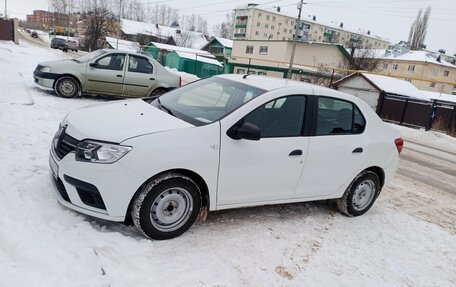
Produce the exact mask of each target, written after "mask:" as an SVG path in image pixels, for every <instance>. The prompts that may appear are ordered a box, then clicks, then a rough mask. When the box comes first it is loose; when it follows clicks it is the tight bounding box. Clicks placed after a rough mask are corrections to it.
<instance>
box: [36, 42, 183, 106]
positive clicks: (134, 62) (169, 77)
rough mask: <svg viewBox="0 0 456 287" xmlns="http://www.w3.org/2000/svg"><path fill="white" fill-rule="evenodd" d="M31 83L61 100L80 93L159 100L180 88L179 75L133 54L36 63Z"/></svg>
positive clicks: (99, 53)
mask: <svg viewBox="0 0 456 287" xmlns="http://www.w3.org/2000/svg"><path fill="white" fill-rule="evenodd" d="M33 74H34V79H35V83H36V84H38V85H40V86H42V87H45V88H50V89H54V91H55V92H56V94H57V95H58V96H60V97H63V98H73V97H76V96H78V95H81V94H83V93H86V94H98V95H108V96H115V97H148V96H159V95H161V94H163V93H165V92H167V91H169V90H172V89H174V88H177V87H179V86H180V85H181V78H180V77H179V75H177V74H175V73H172V72H170V71H168V70H166V69H165V68H163V67H162V65H160V63H158V62H157V61H155V60H154V59H152V58H150V57H148V56H145V55H141V54H136V53H129V52H124V51H120V50H113V49H102V50H97V51H94V52H92V53H89V54H86V55H84V56H82V57H80V58H77V59H72V60H58V61H50V62H43V63H40V64H39V65H38V66H37V67H36V69H35V71H34V73H33Z"/></svg>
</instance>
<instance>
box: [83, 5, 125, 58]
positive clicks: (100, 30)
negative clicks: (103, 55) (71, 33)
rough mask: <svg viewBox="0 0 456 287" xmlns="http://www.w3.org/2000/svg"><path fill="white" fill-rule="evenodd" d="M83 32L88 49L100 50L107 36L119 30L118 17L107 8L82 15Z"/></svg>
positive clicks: (96, 9)
mask: <svg viewBox="0 0 456 287" xmlns="http://www.w3.org/2000/svg"><path fill="white" fill-rule="evenodd" d="M82 19H83V20H82V30H83V31H84V33H83V36H84V43H83V45H84V46H85V48H86V49H89V50H91V51H93V50H96V49H99V48H100V47H101V46H102V43H103V42H104V39H105V37H106V36H108V35H110V34H111V33H113V32H114V31H116V30H117V27H118V25H119V22H118V19H117V17H116V16H115V15H114V14H113V13H112V12H110V11H109V10H108V9H106V8H103V7H101V8H95V9H93V10H91V11H87V12H84V13H83V14H82Z"/></svg>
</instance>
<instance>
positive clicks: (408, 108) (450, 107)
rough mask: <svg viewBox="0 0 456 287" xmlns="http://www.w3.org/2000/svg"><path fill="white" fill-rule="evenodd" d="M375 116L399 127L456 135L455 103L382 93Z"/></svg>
mask: <svg viewBox="0 0 456 287" xmlns="http://www.w3.org/2000/svg"><path fill="white" fill-rule="evenodd" d="M377 114H378V115H379V116H380V117H381V118H382V119H383V120H385V121H389V122H394V123H397V124H400V125H407V126H412V127H422V128H425V129H426V130H430V129H434V130H440V131H444V132H448V133H450V134H455V133H456V103H452V102H445V101H440V100H432V101H425V100H418V99H412V98H408V97H403V96H398V95H392V94H387V93H385V92H382V93H381V94H380V97H379V99H378V104H377Z"/></svg>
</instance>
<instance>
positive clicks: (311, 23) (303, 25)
mask: <svg viewBox="0 0 456 287" xmlns="http://www.w3.org/2000/svg"><path fill="white" fill-rule="evenodd" d="M296 20H297V19H296V18H294V17H291V16H288V15H285V14H283V13H280V8H279V7H278V8H276V9H274V10H267V9H261V8H259V7H257V5H256V4H248V5H247V7H245V8H237V9H235V32H234V35H233V39H234V40H237V39H243V40H282V41H283V40H292V39H293V38H294V34H295V31H296ZM298 40H300V41H302V42H305V41H311V42H325V43H336V44H340V45H343V46H344V47H353V46H355V47H363V48H372V49H387V48H388V46H389V44H390V43H389V42H388V41H387V40H386V39H384V38H382V37H378V36H374V35H372V34H371V32H370V31H367V32H365V33H364V32H362V31H350V30H347V29H345V28H344V24H343V23H340V24H339V25H332V24H325V23H321V22H317V21H316V17H315V16H314V17H313V18H312V19H303V20H301V22H300V24H299V33H298Z"/></svg>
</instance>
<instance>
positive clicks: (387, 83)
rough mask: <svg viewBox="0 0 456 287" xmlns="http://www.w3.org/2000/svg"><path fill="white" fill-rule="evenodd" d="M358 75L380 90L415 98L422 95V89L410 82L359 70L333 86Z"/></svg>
mask: <svg viewBox="0 0 456 287" xmlns="http://www.w3.org/2000/svg"><path fill="white" fill-rule="evenodd" d="M356 76H360V77H363V78H364V79H366V80H367V81H368V82H369V83H370V84H371V85H372V86H373V87H374V88H375V89H377V90H378V91H385V92H386V93H389V94H395V95H401V96H407V97H414V98H419V97H420V96H422V94H421V91H420V90H418V89H417V88H416V87H415V86H414V85H412V84H411V83H410V82H407V81H404V80H400V79H396V78H392V77H387V76H381V75H372V74H367V73H359V72H356V73H353V74H351V75H348V76H347V77H345V78H343V79H341V80H339V81H337V82H335V83H334V84H333V86H340V85H341V84H342V83H344V82H346V81H347V80H349V79H351V78H353V77H356Z"/></svg>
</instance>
